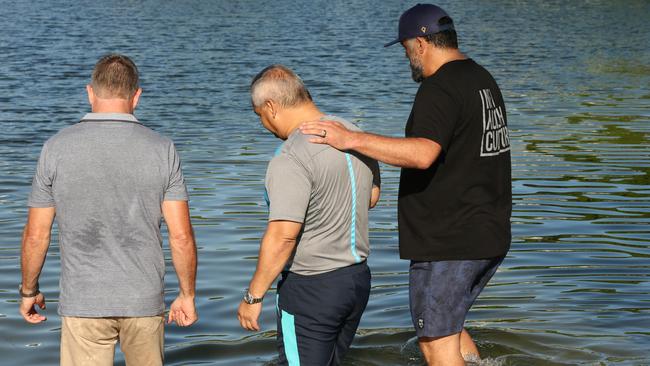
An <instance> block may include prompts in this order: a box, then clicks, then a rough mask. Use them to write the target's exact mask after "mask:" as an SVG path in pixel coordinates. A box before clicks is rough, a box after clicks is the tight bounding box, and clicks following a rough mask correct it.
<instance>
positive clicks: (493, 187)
mask: <svg viewBox="0 0 650 366" xmlns="http://www.w3.org/2000/svg"><path fill="white" fill-rule="evenodd" d="M406 137H423V138H427V139H430V140H432V141H434V142H436V143H438V144H439V145H440V146H441V147H442V151H441V153H440V156H439V157H438V159H437V160H436V161H435V162H434V163H433V165H432V166H431V167H430V168H429V169H426V170H419V169H406V168H404V169H402V174H401V178H400V189H399V208H398V219H399V240H400V243H399V244H400V256H401V257H402V258H404V259H411V260H422V261H431V260H458V259H484V258H492V257H496V256H502V255H505V254H506V253H507V251H508V249H509V248H510V240H511V234H510V214H511V211H512V187H511V177H510V139H509V136H508V128H507V122H506V110H505V105H504V103H503V97H502V95H501V91H500V90H499V87H498V85H497V83H496V81H494V79H493V78H492V76H491V75H490V73H489V72H488V71H487V70H485V69H484V68H483V67H481V66H480V65H478V64H477V63H476V62H474V61H473V60H471V59H467V60H458V61H452V62H449V63H446V64H445V65H443V66H442V67H441V68H440V69H438V71H436V73H435V74H433V75H431V76H430V77H428V78H426V79H425V80H424V81H422V85H420V88H419V89H418V92H417V95H416V96H415V102H414V104H413V109H412V110H411V115H410V116H409V119H408V122H407V124H406Z"/></svg>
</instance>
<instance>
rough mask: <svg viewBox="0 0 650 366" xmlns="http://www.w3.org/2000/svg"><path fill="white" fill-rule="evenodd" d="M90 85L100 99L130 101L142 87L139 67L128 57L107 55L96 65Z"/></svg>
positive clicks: (113, 54)
mask: <svg viewBox="0 0 650 366" xmlns="http://www.w3.org/2000/svg"><path fill="white" fill-rule="evenodd" d="M90 85H91V86H92V88H93V91H94V92H95V94H96V95H97V96H98V97H100V98H106V99H109V98H120V99H129V98H131V97H133V95H135V92H136V91H137V90H138V88H139V87H140V86H139V75H138V67H137V66H135V63H134V62H133V60H131V59H130V58H129V57H127V56H124V55H120V54H115V53H112V54H108V55H105V56H103V57H102V58H100V59H99V61H97V64H95V69H94V70H93V75H92V78H91V82H90Z"/></svg>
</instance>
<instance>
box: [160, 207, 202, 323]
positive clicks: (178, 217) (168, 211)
mask: <svg viewBox="0 0 650 366" xmlns="http://www.w3.org/2000/svg"><path fill="white" fill-rule="evenodd" d="M162 212H163V216H164V218H165V223H166V224H167V230H168V231H169V247H170V249H171V253H172V263H173V264H174V270H175V271H176V275H177V276H178V285H179V288H180V293H179V295H178V297H177V298H176V300H174V302H173V303H172V305H171V306H170V309H169V317H168V323H171V322H173V321H175V322H176V323H177V324H178V325H180V326H188V325H191V324H192V323H194V322H195V321H196V320H197V319H198V316H197V314H196V308H195V305H194V296H195V294H194V293H195V288H196V266H197V264H196V262H197V260H196V243H195V242H194V231H193V230H192V224H191V222H190V210H189V205H188V203H187V201H164V202H163V204H162Z"/></svg>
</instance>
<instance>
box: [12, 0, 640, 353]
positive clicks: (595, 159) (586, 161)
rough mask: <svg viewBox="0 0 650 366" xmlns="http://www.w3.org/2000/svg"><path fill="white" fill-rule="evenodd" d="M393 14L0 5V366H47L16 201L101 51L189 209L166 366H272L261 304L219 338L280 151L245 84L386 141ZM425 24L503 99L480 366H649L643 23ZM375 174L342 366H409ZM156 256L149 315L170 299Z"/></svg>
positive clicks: (404, 94)
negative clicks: (23, 282) (367, 290)
mask: <svg viewBox="0 0 650 366" xmlns="http://www.w3.org/2000/svg"><path fill="white" fill-rule="evenodd" d="M411 5H412V4H411V3H407V2H403V1H392V0H391V1H381V2H373V1H363V0H359V1H338V0H330V1H310V2H295V3H294V2H289V1H275V2H257V1H240V2H230V1H199V0H193V1H190V0H187V1H186V0H182V1H175V2H155V1H103V2H90V1H80V2H77V1H60V2H54V1H40V2H10V1H6V0H0V18H1V19H2V21H1V22H0V128H1V129H2V134H0V208H1V209H0V228H1V229H2V231H1V233H2V235H0V354H2V357H1V358H0V364H2V365H24V364H40V365H55V364H57V362H58V344H59V329H60V319H59V317H58V316H57V315H56V311H55V308H56V301H57V295H58V276H59V250H58V243H57V240H56V236H55V238H54V240H53V241H52V244H51V246H50V251H49V254H48V258H47V261H46V264H45V267H44V269H43V274H42V276H41V280H40V283H41V289H42V290H43V292H44V293H45V294H46V297H47V300H48V310H47V315H48V317H49V319H48V321H47V322H46V323H44V324H40V325H29V324H26V323H25V322H23V321H22V320H21V318H19V315H18V303H17V297H18V296H17V293H16V288H17V284H18V283H19V282H20V274H19V272H20V270H19V255H20V235H21V230H22V225H24V221H25V214H26V207H25V203H26V197H27V194H28V191H29V184H30V182H31V176H32V174H33V171H34V167H35V163H36V160H37V158H38V154H39V151H40V147H41V146H42V144H43V142H44V141H45V140H46V139H47V138H48V137H49V136H51V135H53V134H54V133H55V132H56V131H58V130H59V129H61V128H64V127H65V126H68V125H70V124H73V123H75V122H76V121H78V120H79V119H80V118H81V117H82V115H83V114H84V113H85V112H86V111H87V110H88V106H87V102H86V97H85V91H84V86H85V84H86V83H87V82H88V79H89V76H90V73H91V71H92V67H93V65H94V62H95V61H96V60H97V59H98V58H99V56H101V55H102V54H104V53H106V52H109V51H117V52H123V53H126V54H128V55H130V56H132V57H133V58H134V60H135V61H136V63H137V64H138V65H139V67H140V70H141V74H142V86H143V88H144V93H143V96H142V98H141V104H140V106H139V108H138V110H137V112H136V115H137V116H138V118H140V120H141V121H143V123H144V124H146V125H147V126H149V127H151V128H153V129H155V130H156V131H159V132H161V133H163V134H165V135H167V136H169V137H171V138H173V139H174V141H175V142H176V144H177V146H178V149H179V152H180V154H181V156H182V159H183V167H184V170H185V175H186V178H187V183H188V188H189V191H190V194H191V197H192V198H191V206H192V212H191V213H192V217H193V222H194V225H195V230H196V234H197V240H198V245H199V258H200V267H199V275H198V282H197V287H198V288H197V290H198V293H197V304H198V311H199V314H200V321H199V322H198V323H197V324H196V325H195V326H192V327H191V328H185V329H180V328H177V327H174V326H171V327H168V328H167V333H166V357H167V363H168V364H170V365H189V364H194V365H199V364H200V365H257V364H267V363H270V364H273V363H274V359H275V343H274V337H275V315H274V312H273V296H268V299H267V303H266V305H265V310H264V313H263V314H262V318H261V322H262V323H261V325H262V331H260V332H259V333H249V332H246V331H243V330H242V329H241V328H240V327H239V324H238V322H237V319H236V310H237V305H238V303H239V301H240V298H241V296H242V292H243V289H244V288H245V287H246V285H247V284H248V281H249V280H250V276H251V274H252V272H253V270H254V266H255V259H256V255H257V250H258V245H259V240H260V237H261V235H262V232H263V230H264V227H265V224H266V207H265V203H264V200H263V198H262V192H263V177H264V173H265V168H266V163H267V162H268V160H269V156H270V155H271V154H272V152H273V150H274V149H275V147H276V146H277V144H278V143H279V140H277V139H275V138H274V137H273V136H272V135H270V134H269V133H268V132H266V131H265V130H264V129H263V128H262V127H261V126H260V124H259V122H258V120H257V118H256V116H255V115H254V114H253V112H252V111H251V108H250V102H249V97H248V83H249V82H250V79H251V78H252V77H253V76H254V75H255V74H256V73H257V72H258V71H259V70H261V69H262V68H263V67H265V66H267V65H269V64H271V63H283V64H286V65H287V66H289V67H291V68H293V69H295V70H296V71H297V72H298V73H299V74H300V75H301V76H302V77H303V78H304V80H305V82H306V84H307V86H308V87H309V88H310V91H311V92H312V95H313V96H314V98H315V101H316V103H317V104H318V105H319V106H320V107H321V108H322V109H323V111H325V112H327V113H332V114H338V115H340V116H342V117H345V118H347V119H349V120H352V121H354V122H355V123H357V124H358V125H359V126H360V127H362V128H364V129H366V130H369V131H372V132H377V133H382V134H387V135H394V136H399V135H401V134H402V133H403V128H404V123H405V121H406V119H407V117H408V114H409V111H410V106H411V103H412V101H413V97H414V93H415V91H416V89H417V85H416V84H415V83H413V82H412V81H411V80H410V72H409V69H408V64H407V62H406V59H405V58H404V54H403V51H402V49H401V48H400V47H399V46H393V47H391V48H387V49H384V48H383V47H382V46H383V44H384V43H385V42H387V41H389V40H391V39H393V38H394V36H395V33H396V28H397V24H396V22H397V19H398V17H399V15H400V13H401V12H402V11H403V10H404V9H406V8H408V7H409V6H411ZM441 5H443V7H445V8H446V9H447V10H448V11H449V12H450V13H451V14H452V16H454V18H455V20H456V23H457V29H458V31H459V33H460V41H461V48H462V49H463V50H465V51H466V52H467V53H468V55H469V56H471V57H472V58H474V59H475V60H476V61H477V62H479V63H481V64H483V65H484V66H486V67H487V68H488V69H489V70H490V71H491V72H492V73H493V74H494V76H495V78H496V79H497V81H498V82H499V84H500V85H501V87H502V90H503V93H504V97H505V99H506V103H507V109H508V117H509V118H508V119H509V124H510V131H511V135H512V138H511V140H512V143H513V149H512V154H513V194H514V213H513V220H512V223H513V245H512V250H511V251H510V253H509V255H508V257H507V259H506V260H505V262H504V264H503V265H502V266H501V268H500V270H499V272H498V273H497V274H496V276H495V278H494V279H493V280H492V282H491V283H490V285H489V287H488V288H487V289H486V290H485V291H484V293H483V294H482V296H481V297H480V298H479V300H478V302H477V303H476V304H475V306H474V309H473V311H472V312H471V313H470V316H469V319H468V321H467V326H468V328H469V330H470V332H471V333H472V334H473V335H474V337H475V338H476V340H477V342H478V345H479V348H480V349H481V352H482V353H483V355H484V356H485V357H486V361H484V362H483V364H485V365H610V364H611V365H648V364H650V352H649V351H648V348H649V345H650V331H649V329H650V282H649V281H650V248H649V246H648V240H649V239H650V228H649V226H648V223H649V222H650V147H649V145H648V140H649V137H650V107H649V106H650V88H648V86H649V85H650V61H648V60H650V47H649V46H648V45H650V26H648V19H650V3H648V2H647V1H640V0H639V1H634V0H630V1H624V2H611V1H604V0H603V1H598V0H593V1H574V2H569V3H567V2H561V1H546V2H538V1H515V0H500V1H499V0H498V1H490V2H487V1H481V2H476V1H469V0H460V1H453V2H451V1H444V2H442V3H441ZM382 169H383V170H382V177H383V197H382V200H381V202H380V203H379V205H378V207H377V208H375V209H374V210H373V211H372V213H371V217H370V218H371V225H370V227H371V242H372V254H371V258H370V266H371V268H372V271H373V288H372V293H371V298H370V302H369V305H368V309H367V311H366V313H365V315H364V318H363V320H362V323H361V326H360V328H359V334H358V337H357V338H356V340H355V343H354V345H353V348H352V350H351V352H350V354H349V357H348V358H347V360H346V365H421V364H422V359H421V357H420V355H419V353H418V351H417V347H416V344H415V343H414V338H413V337H414V332H413V329H412V327H411V323H410V318H409V312H408V288H407V283H408V276H407V269H408V263H407V262H405V261H401V260H399V259H398V254H397V227H396V197H397V184H398V175H399V171H398V170H397V169H395V168H392V167H389V166H385V165H384V166H382ZM434 219H435V218H434ZM165 250H166V252H165V253H166V256H167V259H168V273H167V278H166V279H167V286H166V290H167V302H168V304H169V302H170V301H171V300H172V299H173V298H174V297H175V295H176V289H177V283H176V279H175V275H174V273H173V270H172V267H171V262H170V261H169V251H168V249H167V245H166V244H165ZM117 360H118V364H122V363H123V358H122V356H121V355H120V354H119V353H118V355H117Z"/></svg>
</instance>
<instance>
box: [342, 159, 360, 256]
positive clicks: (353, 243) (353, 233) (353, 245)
mask: <svg viewBox="0 0 650 366" xmlns="http://www.w3.org/2000/svg"><path fill="white" fill-rule="evenodd" d="M345 159H346V160H347V161H348V172H349V173H350V186H351V189H352V218H351V221H352V222H351V225H350V226H351V227H350V250H351V251H352V256H353V257H354V261H355V262H357V263H359V262H361V257H359V254H357V182H356V178H355V176H354V168H353V167H352V159H351V158H350V154H348V153H346V154H345Z"/></svg>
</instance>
